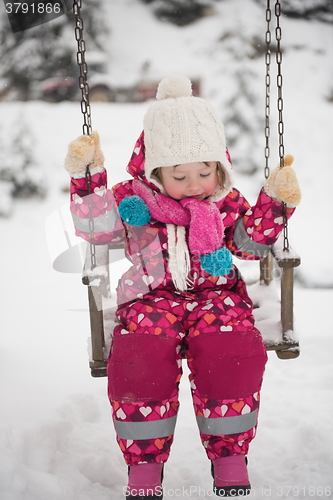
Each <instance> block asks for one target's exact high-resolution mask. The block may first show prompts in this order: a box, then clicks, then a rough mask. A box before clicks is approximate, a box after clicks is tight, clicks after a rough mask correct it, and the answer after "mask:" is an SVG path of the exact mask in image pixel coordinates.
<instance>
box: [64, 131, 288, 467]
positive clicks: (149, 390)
mask: <svg viewBox="0 0 333 500" xmlns="http://www.w3.org/2000/svg"><path fill="white" fill-rule="evenodd" d="M128 171H129V173H130V174H131V175H132V176H133V177H134V178H136V179H139V180H142V181H143V182H146V183H147V184H148V185H149V187H150V188H152V189H155V190H158V188H157V187H156V186H154V185H152V184H151V183H149V182H148V181H147V180H146V179H145V175H144V137H143V134H141V136H140V137H139V139H138V141H137V143H136V145H135V149H134V153H133V155H132V158H131V160H130V162H129V165H128ZM106 183H107V179H106V171H103V172H101V173H97V174H95V175H93V176H92V186H91V187H92V193H93V194H92V195H91V197H90V198H91V205H92V207H93V214H92V215H93V217H94V222H95V234H94V238H95V242H96V244H109V245H112V244H119V243H120V242H123V243H124V244H125V252H126V256H127V257H128V259H129V260H130V261H131V262H132V266H131V267H130V269H129V270H128V271H127V272H126V273H125V274H124V275H123V276H122V278H121V280H120V282H119V285H118V288H117V303H118V309H117V318H118V320H119V324H118V325H117V326H116V328H115V330H114V337H113V342H112V347H111V352H110V357H109V360H108V385H109V398H110V402H111V405H112V409H113V420H114V425H115V429H116V433H117V440H118V443H119V446H120V448H121V450H122V452H123V454H124V458H125V460H126V463H127V464H129V465H135V464H138V463H141V462H165V461H166V460H167V459H168V456H169V453H170V446H171V444H172V441H173V434H174V429H175V425H176V419H177V412H178V407H179V401H178V386H179V382H180V379H181V375H182V368H181V364H182V353H183V352H184V348H185V347H186V351H185V357H186V360H187V363H188V366H189V369H190V376H189V379H190V383H191V392H192V398H193V405H194V411H195V415H196V419H197V424H198V428H199V431H200V436H201V440H202V443H203V445H204V447H205V450H206V453H207V456H208V457H209V458H210V459H214V458H217V457H221V456H226V455H232V454H247V452H248V447H249V443H250V442H251V440H252V439H253V437H254V436H255V432H256V427H257V421H258V410H259V401H260V388H261V384H262V378H263V373H264V367H265V363H266V360H267V355H266V350H265V347H264V345H263V343H262V339H261V335H260V332H259V331H258V330H257V328H256V327H255V325H254V317H253V314H252V302H251V300H250V298H249V296H248V294H247V291H246V285H245V283H244V281H243V279H242V277H241V276H240V273H239V271H238V270H237V268H236V266H235V265H234V266H233V269H232V270H231V272H230V273H229V274H228V275H226V276H211V275H209V274H208V273H207V272H206V271H204V270H203V269H202V267H201V265H200V261H199V260H198V258H197V256H193V255H191V271H190V275H191V276H190V277H191V280H192V283H193V285H192V286H191V287H190V288H189V289H188V290H187V291H185V292H180V291H179V290H177V289H176V288H175V286H174V283H173V281H172V278H171V274H170V271H169V268H168V258H169V256H168V239H167V230H166V225H165V224H163V223H161V222H159V221H156V220H151V221H150V222H149V223H148V224H147V225H145V226H140V227H133V226H129V225H127V224H126V223H124V221H122V220H121V219H120V217H119V215H118V212H117V207H118V205H119V203H120V202H121V201H122V200H123V199H124V198H125V197H127V196H132V195H133V194H134V192H133V189H132V181H131V180H127V181H124V182H122V183H119V184H117V185H116V186H114V187H113V188H112V190H108V189H106ZM87 193H88V188H87V183H86V180H85V179H84V178H80V179H72V181H71V199H72V202H71V211H72V215H73V219H74V224H75V226H76V234H78V235H80V236H82V237H83V238H84V239H86V240H89V237H90V236H89V208H88V201H87V200H88V197H87ZM216 205H217V207H218V209H219V211H220V213H221V217H222V219H223V224H224V227H225V232H224V240H223V242H221V244H223V245H224V246H226V247H227V248H228V249H229V250H230V251H231V252H232V253H233V254H234V255H236V256H237V257H239V258H243V259H260V258H261V257H262V256H263V255H265V253H267V251H268V250H269V248H270V246H271V245H272V244H273V243H275V241H276V240H277V238H278V236H279V234H280V232H281V231H282V229H283V221H284V213H283V207H282V204H281V203H279V202H278V201H276V200H274V199H272V198H271V197H269V196H268V195H267V194H266V193H265V192H264V191H263V190H261V192H260V194H259V197H258V200H257V202H256V204H255V205H254V206H253V207H251V206H250V205H249V204H248V202H247V201H246V200H245V198H244V197H243V196H242V195H241V194H240V193H239V191H238V190H237V189H233V190H232V191H231V192H230V193H229V194H228V195H227V196H226V197H225V198H223V199H222V200H221V201H218V202H216ZM293 211H294V209H290V208H287V209H286V215H287V217H290V215H291V214H292V213H293Z"/></svg>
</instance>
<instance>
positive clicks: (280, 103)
mask: <svg viewBox="0 0 333 500" xmlns="http://www.w3.org/2000/svg"><path fill="white" fill-rule="evenodd" d="M271 17H272V15H271V8H270V0H267V8H266V21H267V31H266V60H265V62H266V103H265V139H266V144H265V162H266V163H265V178H266V179H267V178H268V176H269V166H268V160H269V156H270V148H269V137H270V124H269V116H270V63H271V51H270V43H271V30H270V21H271ZM280 17H281V4H280V1H279V0H276V2H275V18H276V28H275V39H276V42H277V48H276V65H277V77H276V83H277V109H278V115H279V119H278V136H279V158H280V168H283V166H284V141H283V134H284V122H283V97H282V83H283V81H282V52H281V38H282V31H281V27H280ZM283 219H284V227H283V250H284V251H288V250H289V237H288V218H287V206H286V204H285V203H283Z"/></svg>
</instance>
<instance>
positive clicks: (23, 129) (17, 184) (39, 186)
mask: <svg viewBox="0 0 333 500" xmlns="http://www.w3.org/2000/svg"><path fill="white" fill-rule="evenodd" d="M14 130H15V133H14V135H13V136H10V139H9V140H7V141H5V140H4V139H2V140H1V143H0V149H1V158H0V216H9V215H10V214H11V211H12V205H13V199H14V198H29V197H32V196H38V197H41V198H42V197H44V196H45V195H46V182H45V179H44V175H43V174H42V171H41V169H40V167H39V165H37V163H36V161H35V159H34V140H33V136H32V133H31V131H30V130H29V128H28V126H27V125H26V123H25V121H24V120H22V118H20V119H19V121H18V122H17V123H16V124H15V126H14ZM1 132H2V131H1V130H0V134H1Z"/></svg>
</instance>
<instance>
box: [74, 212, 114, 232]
mask: <svg viewBox="0 0 333 500" xmlns="http://www.w3.org/2000/svg"><path fill="white" fill-rule="evenodd" d="M118 217H119V216H118V213H117V211H116V210H115V209H112V210H110V212H108V213H107V214H105V215H100V216H99V217H93V218H92V220H93V221H94V229H95V230H94V232H95V233H102V232H104V231H112V229H114V226H115V223H116V220H117V219H118ZM72 218H73V222H74V226H75V228H76V229H78V230H79V231H82V232H83V233H89V232H90V230H89V218H87V219H84V218H83V217H79V216H78V215H75V214H73V213H72Z"/></svg>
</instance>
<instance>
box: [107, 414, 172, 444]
mask: <svg viewBox="0 0 333 500" xmlns="http://www.w3.org/2000/svg"><path fill="white" fill-rule="evenodd" d="M176 420H177V415H175V416H174V417H170V418H164V419H163V420H150V421H147V422H123V421H122V420H115V421H114V426H115V428H116V432H117V434H118V436H119V437H120V438H121V439H156V438H160V437H165V436H171V434H173V432H174V430H175V426H176Z"/></svg>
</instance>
